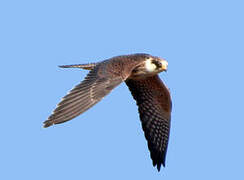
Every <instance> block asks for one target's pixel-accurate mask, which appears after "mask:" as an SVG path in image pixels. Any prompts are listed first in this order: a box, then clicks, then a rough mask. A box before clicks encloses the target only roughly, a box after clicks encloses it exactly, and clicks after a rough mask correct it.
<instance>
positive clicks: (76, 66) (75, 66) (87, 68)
mask: <svg viewBox="0 0 244 180" xmlns="http://www.w3.org/2000/svg"><path fill="white" fill-rule="evenodd" d="M95 66H96V64H95V63H89V64H73V65H62V66H59V67H61V68H82V69H86V70H92V69H93V68H94V67H95Z"/></svg>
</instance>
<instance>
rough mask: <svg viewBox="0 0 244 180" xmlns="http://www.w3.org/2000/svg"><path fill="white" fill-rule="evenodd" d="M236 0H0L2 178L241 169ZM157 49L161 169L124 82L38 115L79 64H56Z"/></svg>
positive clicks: (183, 175) (236, 174) (72, 81)
mask: <svg viewBox="0 0 244 180" xmlns="http://www.w3.org/2000/svg"><path fill="white" fill-rule="evenodd" d="M243 7H244V5H243V3H242V1H237V0H232V1H228V0H226V1H217V0H215V1H210V0H205V1H193V0H186V1H176V0H173V1H163V0H158V1H154V0H152V1H141V0H134V1H129V0H123V1H112V0H111V1H108V0H103V1H98V0H97V1H94V0H90V1H45V0H42V1H27V0H23V1H11V0H9V1H1V2H0V26H1V28H0V59H1V64H0V69H1V70H0V77H1V95H0V96H1V97H0V98H1V126H0V171H1V173H0V179H139V178H140V179H216V178H218V179H243V178H244V173H243V169H244V168H243V166H244V163H243V162H244V155H243V152H244V146H243V135H244V134H243V129H244V123H243V120H244V118H243V100H244V98H243V90H244V86H243V78H244V76H243V75H244V73H243V66H244V63H243V60H244V55H243V54H244V52H243V51H244V48H243V47H244V35H243V34H244V33H243V32H244V27H243V17H244V12H243ZM136 52H144V53H150V54H152V55H156V56H160V57H164V58H166V59H167V60H168V62H169V68H168V72H167V73H161V74H160V77H161V78H162V79H163V80H164V81H165V83H166V84H167V86H168V87H169V88H170V90H171V94H172V99H173V112H172V124H171V125H172V128H171V136H170V142H169V148H168V153H167V159H166V168H162V170H161V172H160V173H158V172H157V170H156V168H153V166H152V162H151V159H150V157H149V151H148V148H147V144H146V140H145V138H144V134H143V131H142V129H141V124H140V120H139V116H138V113H137V107H136V103H135V101H134V100H133V99H132V96H131V95H130V93H129V91H128V89H127V87H126V86H125V84H122V85H121V86H119V87H118V88H116V89H115V90H114V91H113V92H112V93H111V94H109V95H108V96H107V97H106V98H105V99H104V100H103V101H102V102H100V103H98V104H97V105H96V106H95V107H93V108H92V109H90V110H89V111H87V112H85V113H84V114H82V115H81V116H79V117H77V118H76V119H74V120H72V121H70V122H68V123H65V124H62V125H58V126H55V127H51V128H48V129H44V128H42V122H43V121H44V120H46V118H47V117H48V116H49V115H50V113H51V112H52V110H53V109H54V108H55V107H56V104H57V103H58V102H59V101H60V99H61V97H63V96H64V95H65V94H66V92H67V91H68V90H70V89H71V88H72V87H73V86H74V85H76V84H78V83H79V82H80V81H81V80H82V79H83V78H84V77H85V75H86V73H87V71H81V70H78V69H60V68H58V67H57V66H58V65H63V64H75V63H86V62H97V61H100V60H103V59H106V58H110V57H112V56H116V55H121V54H130V53H136Z"/></svg>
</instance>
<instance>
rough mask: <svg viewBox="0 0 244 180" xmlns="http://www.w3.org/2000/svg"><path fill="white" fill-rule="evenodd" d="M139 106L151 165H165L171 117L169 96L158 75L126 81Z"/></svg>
mask: <svg viewBox="0 0 244 180" xmlns="http://www.w3.org/2000/svg"><path fill="white" fill-rule="evenodd" d="M126 84H127V86H128V87H129V89H130V91H131V93H132V95H133V97H134V99H135V100H136V101H137V105H138V106H139V113H140V119H141V122H142V128H143V130H144V134H145V137H146V139H147V142H148V148H149V150H150V153H151V158H152V161H153V165H154V166H155V165H157V169H158V171H160V167H161V164H163V166H165V156H166V151H167V146H168V140H169V131H170V119H171V98H170V93H169V91H168V89H167V87H166V86H165V85H164V84H163V82H162V81H161V80H160V78H159V77H158V75H155V76H153V77H147V78H146V79H140V80H135V79H128V80H127V81H126Z"/></svg>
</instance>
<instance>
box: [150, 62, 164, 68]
mask: <svg viewBox="0 0 244 180" xmlns="http://www.w3.org/2000/svg"><path fill="white" fill-rule="evenodd" d="M152 63H153V64H155V65H156V67H157V69H158V68H160V67H161V66H162V65H161V63H160V62H159V61H157V60H152Z"/></svg>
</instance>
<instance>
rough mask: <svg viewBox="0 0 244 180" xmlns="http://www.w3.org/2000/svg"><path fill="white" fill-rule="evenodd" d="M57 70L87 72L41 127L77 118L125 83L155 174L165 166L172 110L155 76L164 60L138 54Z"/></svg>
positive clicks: (159, 81)
mask: <svg viewBox="0 0 244 180" xmlns="http://www.w3.org/2000/svg"><path fill="white" fill-rule="evenodd" d="M60 67H61V68H82V69H86V70H89V73H88V74H87V76H86V77H85V79H84V80H83V81H82V82H81V83H80V84H78V85H77V86H75V87H74V88H73V89H72V90H71V91H70V92H69V93H68V94H67V95H66V96H64V97H63V98H62V100H61V102H60V103H59V104H58V105H57V107H56V109H55V110H54V111H53V113H52V114H51V115H50V116H49V118H48V119H47V120H46V121H45V122H44V127H45V128H46V127H49V126H52V125H54V124H60V123H63V122H66V121H69V120H71V119H73V118H75V117H77V116H78V115H80V114H81V113H83V112H85V111H86V110H88V109H89V108H91V107H92V106H94V105H95V104H96V103H98V102H99V101H100V100H101V99H102V98H104V97H105V96H106V95H107V94H108V93H110V91H111V90H112V89H114V88H115V87H116V86H118V85H119V84H120V83H122V82H125V83H126V85H127V86H128V88H129V90H130V91H131V94H132V96H133V98H134V99H135V100H136V103H137V106H138V111H139V115H140V120H141V123H142V129H143V131H144V135H145V137H146V140H147V144H148V148H149V151H150V155H151V159H152V163H153V166H157V169H158V171H160V168H161V165H163V166H164V167H165V156H166V152H167V146H168V140H169V132H170V120H171V109H172V103H171V97H170V92H169V90H168V88H167V87H166V86H165V85H164V83H163V82H162V80H161V79H160V78H159V76H158V73H160V72H162V71H167V67H168V62H167V61H166V60H165V59H163V58H160V57H156V56H152V55H149V54H142V53H138V54H131V55H122V56H116V57H112V58H110V59H107V60H104V61H100V62H97V63H89V64H75V65H64V66H60Z"/></svg>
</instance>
